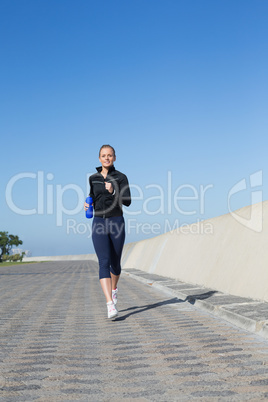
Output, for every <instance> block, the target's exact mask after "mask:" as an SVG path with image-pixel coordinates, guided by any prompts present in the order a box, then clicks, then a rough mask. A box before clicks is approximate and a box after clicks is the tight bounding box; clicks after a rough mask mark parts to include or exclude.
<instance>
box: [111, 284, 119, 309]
mask: <svg viewBox="0 0 268 402" xmlns="http://www.w3.org/2000/svg"><path fill="white" fill-rule="evenodd" d="M117 292H118V289H117V288H116V289H115V290H112V296H113V302H114V305H116V303H117Z"/></svg>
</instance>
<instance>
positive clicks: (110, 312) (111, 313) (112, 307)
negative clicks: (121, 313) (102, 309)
mask: <svg viewBox="0 0 268 402" xmlns="http://www.w3.org/2000/svg"><path fill="white" fill-rule="evenodd" d="M107 310H108V318H114V317H117V316H118V311H117V308H116V307H115V305H114V303H113V302H112V301H111V302H109V303H107Z"/></svg>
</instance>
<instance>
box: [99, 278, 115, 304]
mask: <svg viewBox="0 0 268 402" xmlns="http://www.w3.org/2000/svg"><path fill="white" fill-rule="evenodd" d="M100 284H101V288H102V291H103V293H104V296H105V298H106V303H109V302H111V301H112V300H113V298H112V280H111V278H102V279H100Z"/></svg>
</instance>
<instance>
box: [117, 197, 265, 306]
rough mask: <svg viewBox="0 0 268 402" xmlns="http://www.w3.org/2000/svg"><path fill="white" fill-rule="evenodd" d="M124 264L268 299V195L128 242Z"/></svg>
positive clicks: (199, 284) (230, 291)
mask: <svg viewBox="0 0 268 402" xmlns="http://www.w3.org/2000/svg"><path fill="white" fill-rule="evenodd" d="M261 226H262V229H261ZM122 266H123V268H124V267H125V268H138V269H141V270H143V271H146V272H150V273H155V274H158V275H163V276H167V277H170V278H174V279H177V280H181V281H183V282H188V283H191V284H194V285H198V286H205V287H207V288H211V289H213V290H219V291H221V292H224V293H228V294H232V295H236V296H242V297H249V298H252V299H256V300H263V301H268V201H265V202H263V203H258V204H254V205H252V206H248V207H245V208H241V209H239V210H237V211H235V212H234V213H230V214H226V215H223V216H219V217H216V218H213V219H209V220H206V221H203V222H199V223H198V224H192V225H188V226H186V227H183V228H179V229H176V230H173V231H171V232H168V233H165V234H163V235H160V236H157V237H154V238H151V239H147V240H142V241H139V242H135V243H129V244H126V245H125V247H124V251H123V257H122Z"/></svg>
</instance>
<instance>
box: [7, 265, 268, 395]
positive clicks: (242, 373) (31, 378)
mask: <svg viewBox="0 0 268 402" xmlns="http://www.w3.org/2000/svg"><path fill="white" fill-rule="evenodd" d="M0 288H1V292H0V299H1V315H0V346H1V352H0V356H1V359H0V367H1V371H0V400H1V401H33V400H36V401H76V400H79V401H120V400H126V401H134V400H135V401H188V400H205V401H218V400H219V401H247V400H250V401H261V400H265V399H267V398H268V341H267V340H265V339H263V338H260V337H258V336H257V335H254V334H251V333H249V332H246V331H244V330H242V329H238V328H236V327H234V326H232V325H231V324H229V323H228V322H225V321H224V320H222V319H220V318H218V317H214V316H212V315H210V314H209V313H207V312H204V311H202V310H200V309H198V308H196V307H195V306H192V305H190V304H189V303H185V302H183V301H182V300H180V299H178V298H176V297H172V296H170V295H167V294H165V293H163V291H161V290H159V289H153V288H152V287H150V286H148V285H146V284H143V283H140V282H137V281H136V280H134V279H133V278H131V277H128V276H127V275H122V278H121V280H120V286H119V301H118V308H119V317H118V318H116V319H115V320H108V319H107V318H106V314H107V313H106V304H105V300H104V297H103V295H102V292H101V289H100V285H99V281H98V273H97V264H96V263H95V262H87V261H70V262H44V263H38V264H26V265H18V266H12V267H9V268H5V267H3V268H0Z"/></svg>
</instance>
